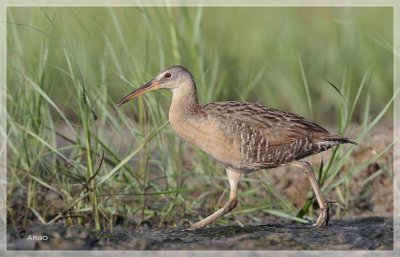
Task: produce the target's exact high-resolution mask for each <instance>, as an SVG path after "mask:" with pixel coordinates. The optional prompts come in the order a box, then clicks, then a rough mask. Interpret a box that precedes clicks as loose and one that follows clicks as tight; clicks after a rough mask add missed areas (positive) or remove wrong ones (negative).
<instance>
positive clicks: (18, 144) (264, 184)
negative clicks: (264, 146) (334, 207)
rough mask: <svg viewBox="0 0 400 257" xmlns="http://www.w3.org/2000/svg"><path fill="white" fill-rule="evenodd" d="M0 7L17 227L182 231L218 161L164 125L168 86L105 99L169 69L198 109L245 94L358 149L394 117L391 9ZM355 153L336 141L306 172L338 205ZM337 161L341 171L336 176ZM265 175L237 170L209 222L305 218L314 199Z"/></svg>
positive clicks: (212, 205)
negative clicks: (301, 198) (187, 78)
mask: <svg viewBox="0 0 400 257" xmlns="http://www.w3.org/2000/svg"><path fill="white" fill-rule="evenodd" d="M7 15H8V16H7V21H8V25H7V29H8V30H7V31H8V33H7V46H8V53H7V79H8V81H7V90H8V91H7V109H8V114H7V115H8V118H7V123H8V127H7V136H8V142H7V147H8V156H7V161H8V162H7V172H8V193H7V199H8V203H9V204H8V214H9V215H8V221H9V224H12V225H14V226H25V225H27V224H29V222H31V221H32V220H38V221H40V222H43V223H53V222H58V221H60V220H61V221H65V222H66V223H67V224H81V225H87V226H93V227H95V228H97V229H101V228H111V229H113V228H114V226H115V225H123V226H129V225H132V224H137V225H140V224H145V223H146V222H150V223H152V224H153V225H155V226H164V225H178V226H179V225H182V224H183V223H184V222H185V219H190V220H192V221H195V220H196V219H199V218H200V217H202V216H204V215H206V214H208V213H210V212H212V211H213V210H215V209H216V208H218V205H219V203H220V202H221V201H223V200H224V197H220V195H221V194H222V193H223V192H227V189H228V188H227V186H228V185H227V182H226V177H225V172H224V168H223V167H222V166H221V165H220V164H218V163H216V162H214V161H213V160H211V159H210V158H209V157H208V156H207V155H206V154H205V153H203V152H201V151H200V150H198V149H196V148H194V147H192V146H189V145H187V144H185V143H184V142H182V141H181V140H180V139H179V138H177V136H176V135H175V134H174V132H173V131H172V130H171V128H170V127H169V126H168V116H167V113H168V112H167V110H168V106H169V102H170V101H171V94H170V93H169V92H165V91H161V92H156V93H150V94H149V95H146V96H144V97H140V98H138V99H137V100H135V101H132V102H130V103H129V105H126V106H124V107H123V108H119V107H117V106H116V104H115V103H116V102H117V100H119V98H120V97H122V96H123V95H124V94H126V93H127V92H129V91H130V90H132V89H133V88H136V87H137V86H139V85H140V84H142V83H144V82H146V81H147V80H148V79H150V78H151V77H152V76H153V75H154V74H155V73H156V72H158V71H159V70H160V69H161V68H164V67H165V66H168V65H171V64H182V65H184V66H186V67H188V68H189V69H190V70H191V71H192V72H193V73H194V76H195V78H196V81H197V83H198V85H197V86H198V94H199V97H200V99H201V101H203V102H209V101H216V100H242V101H257V102H260V103H263V104H266V105H269V106H273V107H277V108H280V109H284V110H287V111H292V112H296V113H298V114H301V115H304V116H307V117H309V118H313V119H314V120H315V121H317V122H318V123H320V124H322V125H324V126H328V127H336V128H337V133H338V134H341V135H346V136H350V137H352V139H354V140H355V141H357V142H361V141H363V140H364V139H365V138H366V137H368V135H369V133H370V132H371V129H372V128H374V127H376V126H377V125H379V124H387V123H388V122H390V121H391V119H390V117H391V106H392V105H391V104H392V101H393V98H392V93H393V92H392V91H391V85H392V83H393V81H392V74H391V70H392V69H391V68H390V67H392V66H393V59H392V58H391V55H392V52H390V51H388V48H387V47H382V45H385V46H387V45H391V44H392V40H393V38H392V34H391V33H392V30H391V26H392V23H391V22H392V18H393V17H391V11H390V9H389V8H206V7H203V8H202V7H200V8H171V7H166V8H139V7H138V8H17V7H12V8H9V9H8V12H7ZM233 17H235V19H233ZM382 17H383V18H382ZM263 24H265V25H263ZM310 31H313V33H310ZM378 41H379V42H378ZM382 42H383V43H384V44H382ZM372 96H374V101H371V100H370V99H371V97H372ZM332 113H337V117H335V115H332ZM356 134H357V135H358V136H357V137H355V135H356ZM355 148H356V147H355V146H352V147H350V148H349V147H339V148H337V149H335V150H334V151H333V154H332V157H331V158H330V159H329V160H328V161H326V160H325V161H324V162H323V163H321V165H320V167H319V169H316V171H317V170H318V175H319V176H318V179H319V183H320V184H321V185H322V188H323V190H324V191H325V192H326V193H336V194H337V195H338V198H339V201H340V202H339V205H340V206H344V207H343V208H345V207H346V206H347V207H348V206H349V200H348V199H349V195H348V194H347V195H346V193H343V192H347V191H348V187H349V183H348V182H349V181H350V180H351V179H352V178H353V177H354V176H357V174H359V172H362V170H363V169H364V168H365V166H366V165H368V163H365V164H362V165H358V166H354V165H353V166H352V164H351V161H350V160H351V159H350V156H351V154H352V152H353V151H354V149H355ZM388 150H390V148H388V149H384V151H388ZM382 153H383V152H382ZM382 153H378V155H377V157H376V158H378V157H379V156H380V154H382ZM370 161H371V162H372V161H373V160H370ZM344 165H347V166H346V167H348V168H349V169H350V170H349V171H348V173H346V175H345V176H340V174H339V173H340V171H341V170H342V169H343V167H344ZM380 174H382V173H380ZM267 176H268V175H266V174H264V173H254V174H251V175H250V176H248V177H246V178H245V179H244V182H243V184H242V186H241V189H240V192H239V197H240V199H242V198H245V199H246V200H245V201H243V202H240V206H239V208H238V209H237V210H236V211H235V212H233V213H232V214H231V215H227V217H224V218H223V219H221V220H219V221H218V223H220V224H224V223H227V222H228V219H229V218H231V217H234V218H235V220H236V221H237V222H238V223H239V224H243V222H244V221H243V219H244V218H245V219H247V220H250V222H260V221H261V218H260V217H261V216H260V214H267V215H275V216H281V217H285V218H289V219H293V220H296V221H300V222H306V219H305V217H307V216H309V215H310V214H311V215H313V213H314V212H313V208H312V206H313V204H312V203H314V202H315V199H314V198H312V197H311V198H309V200H308V201H307V202H306V203H305V205H304V207H303V208H302V209H301V210H300V212H299V210H298V209H297V208H295V206H294V205H293V204H292V202H291V199H286V198H285V197H284V196H283V195H282V193H281V192H279V190H277V189H276V187H275V185H273V184H271V183H270V182H269V181H268V179H266V178H267ZM375 176H379V174H378V175H374V177H375ZM372 180H373V178H370V179H369V180H368V181H372ZM368 181H366V182H365V183H368ZM260 194H262V195H264V196H268V199H265V198H261V197H259V195H260ZM54 195H55V198H54ZM225 195H226V194H225ZM54 199H57V201H55V200H54ZM55 203H58V204H55ZM343 210H344V211H346V210H345V209H341V208H338V211H337V213H338V214H340V213H341V212H342V211H343Z"/></svg>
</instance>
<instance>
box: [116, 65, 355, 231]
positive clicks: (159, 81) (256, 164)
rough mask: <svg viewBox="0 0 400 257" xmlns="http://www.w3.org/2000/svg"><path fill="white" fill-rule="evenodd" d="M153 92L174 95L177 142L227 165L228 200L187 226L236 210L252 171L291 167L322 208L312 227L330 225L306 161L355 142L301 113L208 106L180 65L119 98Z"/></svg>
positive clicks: (325, 205)
mask: <svg viewBox="0 0 400 257" xmlns="http://www.w3.org/2000/svg"><path fill="white" fill-rule="evenodd" d="M157 89H169V90H170V91H172V101H171V105H170V108H169V114H168V118H169V123H170V125H171V127H172V129H173V130H174V131H175V132H176V134H178V136H179V137H180V138H182V139H183V140H184V141H186V142H187V143H189V144H192V145H194V146H196V147H197V148H199V149H201V150H202V151H204V152H206V153H207V154H208V155H209V156H211V157H212V158H214V159H215V160H217V161H219V162H220V163H222V164H223V165H224V167H225V170H226V174H227V177H228V181H229V186H230V194H229V199H228V200H227V202H226V203H225V204H224V205H223V206H222V208H220V209H218V210H217V211H216V212H214V213H212V214H211V215H209V216H208V217H206V218H204V219H202V220H200V221H198V222H196V223H194V224H192V225H191V227H190V228H191V229H198V228H203V227H205V226H207V225H209V224H210V223H212V222H214V221H215V220H217V219H218V218H220V217H221V216H223V215H225V214H226V213H228V212H230V211H231V210H232V209H234V208H235V207H236V205H237V203H238V197H237V190H238V185H239V182H240V180H241V179H242V178H243V177H244V175H246V174H249V173H250V172H253V171H257V170H261V169H271V168H276V167H278V166H285V165H290V166H294V167H297V168H300V169H302V170H303V171H304V173H305V174H306V175H307V177H308V179H309V182H310V184H311V187H312V189H313V191H314V194H315V196H316V200H317V202H318V205H319V208H320V214H319V216H318V218H317V220H316V222H315V223H314V224H313V226H314V227H316V228H320V227H324V226H327V225H328V223H329V202H328V201H327V200H326V199H325V197H324V196H323V194H322V191H321V188H320V186H319V184H318V182H317V180H316V177H315V175H314V172H313V169H312V167H311V165H310V164H309V163H308V162H307V161H305V160H304V158H305V157H307V156H310V155H314V154H317V153H320V152H323V151H325V150H328V149H330V148H332V147H334V146H337V145H339V144H344V143H350V144H356V143H355V142H353V141H351V140H350V139H348V138H345V137H342V136H339V135H335V134H331V133H330V132H329V131H328V130H326V129H324V128H323V127H321V126H320V125H318V124H316V123H315V122H313V121H310V120H308V119H306V118H304V117H302V116H300V115H297V114H294V113H290V112H286V111H281V110H278V109H275V108H271V107H266V106H264V105H261V104H258V103H249V102H236V101H224V102H210V103H206V104H202V103H200V102H199V100H198V97H197V88H196V82H195V80H194V77H193V75H192V73H191V72H190V71H189V70H188V69H187V68H185V67H183V66H181V65H173V66H171V67H168V68H166V69H163V70H162V71H160V72H159V73H158V74H157V75H156V76H155V77H154V78H153V79H151V80H150V81H149V82H147V83H145V84H144V85H142V86H141V87H139V88H137V89H136V90H133V91H132V92H131V93H129V94H128V95H126V96H125V97H123V98H122V99H121V100H120V101H119V102H118V103H117V104H118V106H121V105H123V104H125V103H126V102H128V101H130V100H132V99H134V98H136V97H138V96H140V95H143V94H144V93H146V92H149V91H153V90H157Z"/></svg>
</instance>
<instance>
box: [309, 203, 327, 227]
mask: <svg viewBox="0 0 400 257" xmlns="http://www.w3.org/2000/svg"><path fill="white" fill-rule="evenodd" d="M328 223H329V205H328V204H326V206H325V207H322V208H321V213H320V214H319V217H318V219H317V221H316V222H315V223H314V224H313V227H316V228H320V227H324V226H327V225H328Z"/></svg>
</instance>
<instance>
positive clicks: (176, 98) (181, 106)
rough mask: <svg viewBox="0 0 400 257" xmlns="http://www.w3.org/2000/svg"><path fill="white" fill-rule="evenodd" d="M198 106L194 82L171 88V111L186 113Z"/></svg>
mask: <svg viewBox="0 0 400 257" xmlns="http://www.w3.org/2000/svg"><path fill="white" fill-rule="evenodd" d="M198 107H199V101H198V99H197V90H196V85H195V83H194V82H190V84H188V85H182V86H180V87H177V88H175V89H172V102H171V107H170V115H171V113H176V114H182V115H187V114H189V113H192V112H193V111H195V110H196V109H197V108H198Z"/></svg>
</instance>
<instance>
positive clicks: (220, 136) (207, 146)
mask: <svg viewBox="0 0 400 257" xmlns="http://www.w3.org/2000/svg"><path fill="white" fill-rule="evenodd" d="M169 121H170V124H171V126H172V128H173V129H174V130H175V132H176V133H177V134H178V136H179V137H181V138H182V139H184V140H185V141H187V142H188V143H190V144H192V145H194V146H196V147H198V148H200V149H201V150H203V151H204V152H206V153H207V154H209V155H210V156H212V157H213V158H215V159H216V160H218V161H220V162H222V163H223V164H225V165H227V166H233V167H236V168H240V167H241V166H243V161H244V160H245V157H244V156H243V154H242V153H241V152H240V151H238V149H237V148H234V147H231V146H230V145H229V139H228V137H227V135H226V133H225V131H222V130H221V127H220V126H219V123H218V121H217V120H215V119H214V118H212V117H209V116H207V115H180V114H179V113H178V112H170V114H169Z"/></svg>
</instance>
